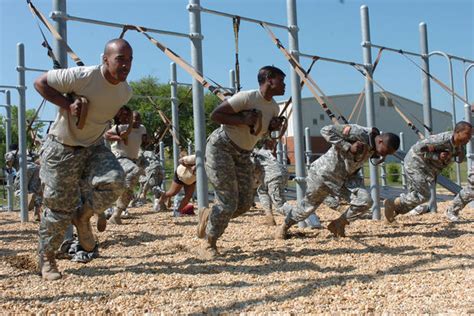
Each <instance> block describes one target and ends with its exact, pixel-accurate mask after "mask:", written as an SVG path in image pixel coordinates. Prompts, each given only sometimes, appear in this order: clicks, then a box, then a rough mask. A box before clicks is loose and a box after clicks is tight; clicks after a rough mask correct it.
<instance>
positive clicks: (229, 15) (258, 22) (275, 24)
mask: <svg viewBox="0 0 474 316" xmlns="http://www.w3.org/2000/svg"><path fill="white" fill-rule="evenodd" d="M198 10H201V12H205V13H210V14H215V15H220V16H225V17H228V18H233V17H236V16H238V17H239V18H240V20H241V21H247V22H252V23H256V24H260V23H262V22H263V23H265V24H267V25H270V26H273V27H278V28H281V29H285V30H287V31H289V30H290V28H289V27H288V26H286V25H282V24H277V23H272V22H266V21H262V20H256V19H252V18H247V17H244V16H240V15H237V14H230V13H225V12H221V11H216V10H210V9H206V8H204V7H199V8H198Z"/></svg>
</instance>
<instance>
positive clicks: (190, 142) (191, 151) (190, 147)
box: [188, 140, 193, 155]
mask: <svg viewBox="0 0 474 316" xmlns="http://www.w3.org/2000/svg"><path fill="white" fill-rule="evenodd" d="M192 154H193V142H192V141H191V140H188V155H192Z"/></svg>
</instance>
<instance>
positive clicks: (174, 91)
mask: <svg viewBox="0 0 474 316" xmlns="http://www.w3.org/2000/svg"><path fill="white" fill-rule="evenodd" d="M170 70H171V81H170V87H171V122H172V123H173V126H172V127H171V128H172V129H173V132H174V135H175V137H174V138H173V166H174V169H173V170H176V168H178V165H179V163H178V160H179V144H178V141H179V112H178V104H179V103H178V79H177V74H176V64H175V63H174V62H172V63H170Z"/></svg>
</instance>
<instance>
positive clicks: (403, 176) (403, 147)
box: [400, 132, 407, 190]
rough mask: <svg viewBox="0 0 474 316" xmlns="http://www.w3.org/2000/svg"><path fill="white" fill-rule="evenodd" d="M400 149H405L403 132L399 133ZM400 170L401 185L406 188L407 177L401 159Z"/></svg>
mask: <svg viewBox="0 0 474 316" xmlns="http://www.w3.org/2000/svg"><path fill="white" fill-rule="evenodd" d="M400 150H401V151H403V152H404V151H405V135H404V134H403V132H401V133H400ZM400 166H401V172H402V187H403V189H405V190H406V188H407V179H406V175H405V166H404V165H403V160H402V161H401V162H400Z"/></svg>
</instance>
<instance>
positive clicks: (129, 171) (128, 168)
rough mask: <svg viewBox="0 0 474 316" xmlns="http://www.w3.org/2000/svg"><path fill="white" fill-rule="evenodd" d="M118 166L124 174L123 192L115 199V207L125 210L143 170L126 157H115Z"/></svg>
mask: <svg viewBox="0 0 474 316" xmlns="http://www.w3.org/2000/svg"><path fill="white" fill-rule="evenodd" d="M117 160H118V162H119V163H120V166H121V167H122V169H123V171H124V172H125V190H124V191H123V192H122V194H121V195H120V197H119V198H118V199H117V203H116V204H117V207H118V208H120V209H123V210H125V209H126V208H127V206H128V204H129V203H130V201H131V200H132V199H133V190H134V189H135V186H136V185H137V183H138V179H139V178H140V175H142V174H143V169H141V168H140V167H138V166H137V165H136V162H135V161H134V160H132V159H130V158H127V157H117Z"/></svg>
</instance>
